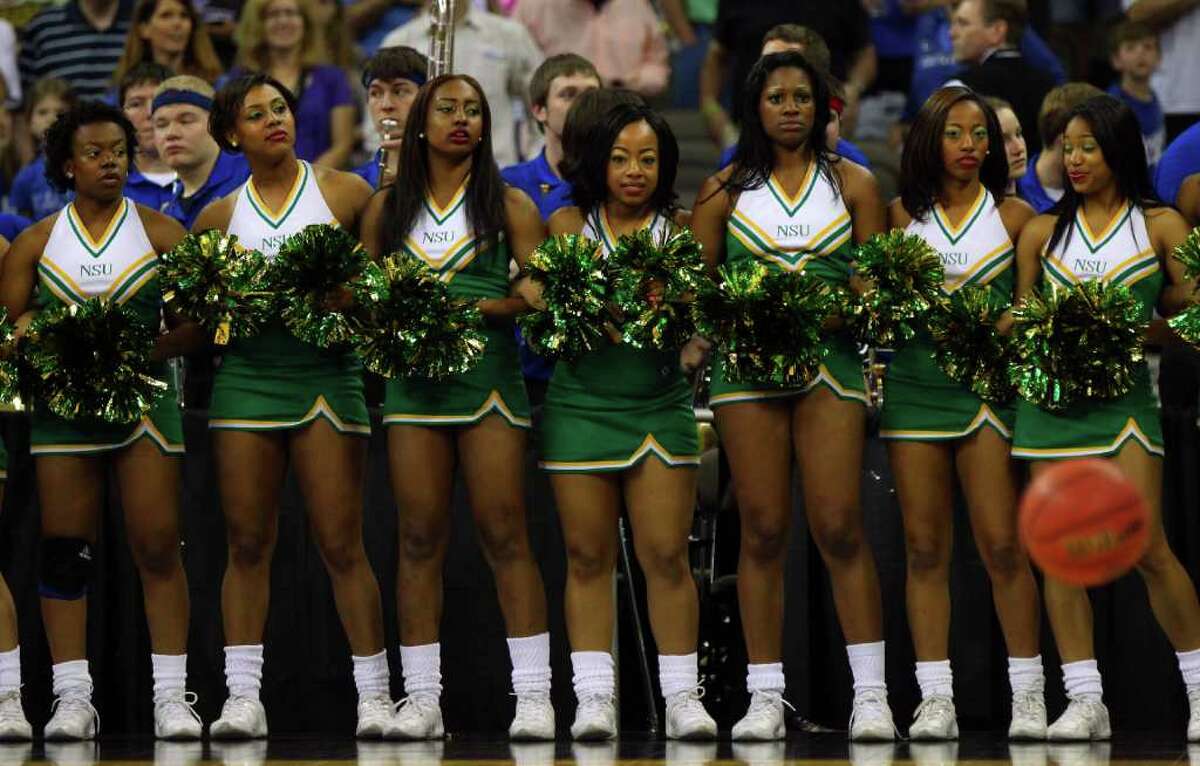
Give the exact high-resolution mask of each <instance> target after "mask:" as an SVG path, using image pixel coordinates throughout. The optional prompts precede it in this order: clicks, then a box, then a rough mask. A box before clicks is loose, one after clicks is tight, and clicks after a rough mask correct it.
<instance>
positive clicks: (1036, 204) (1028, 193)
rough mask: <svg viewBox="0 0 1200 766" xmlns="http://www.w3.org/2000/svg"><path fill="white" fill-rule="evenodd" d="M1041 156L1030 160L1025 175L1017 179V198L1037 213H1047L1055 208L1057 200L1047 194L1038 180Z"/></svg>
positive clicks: (1038, 155)
mask: <svg viewBox="0 0 1200 766" xmlns="http://www.w3.org/2000/svg"><path fill="white" fill-rule="evenodd" d="M1040 156H1041V155H1040V154H1035V155H1033V156H1032V157H1030V158H1029V163H1028V164H1027V165H1026V166H1025V175H1023V176H1021V177H1020V178H1018V179H1017V196H1018V197H1020V198H1021V199H1023V200H1025V201H1026V202H1028V203H1029V204H1030V206H1031V207H1032V208H1033V209H1034V210H1036V211H1037V212H1039V213H1045V212H1046V211H1047V210H1049V209H1050V208H1052V207H1054V204H1055V200H1054V199H1052V198H1051V197H1050V195H1049V194H1047V193H1046V189H1045V188H1044V187H1043V186H1042V182H1041V181H1039V180H1038V177H1037V159H1038V157H1040Z"/></svg>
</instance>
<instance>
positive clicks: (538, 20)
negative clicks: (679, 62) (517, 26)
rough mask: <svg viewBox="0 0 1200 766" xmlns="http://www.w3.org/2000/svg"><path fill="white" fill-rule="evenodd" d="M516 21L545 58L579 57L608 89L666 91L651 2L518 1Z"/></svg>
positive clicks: (663, 43) (661, 41) (662, 41)
mask: <svg viewBox="0 0 1200 766" xmlns="http://www.w3.org/2000/svg"><path fill="white" fill-rule="evenodd" d="M513 18H514V19H517V20H518V21H520V22H521V23H522V24H524V25H525V27H526V28H527V29H529V33H530V34H531V35H533V39H534V40H535V41H536V42H537V44H538V46H539V47H541V49H542V50H543V51H544V52H545V53H546V55H547V56H553V55H555V54H558V53H578V54H579V55H580V56H583V57H584V58H586V59H588V60H589V61H591V62H592V63H593V64H595V66H596V70H597V71H598V72H600V77H601V78H602V79H603V80H604V84H605V85H613V84H617V83H619V84H621V85H623V86H624V87H626V88H632V89H633V90H636V91H638V92H640V93H642V94H644V95H647V96H654V95H657V94H659V93H662V92H663V91H664V90H666V87H667V80H668V78H669V77H670V73H671V69H670V66H669V65H668V63H667V58H668V52H667V40H666V38H665V37H664V36H663V32H662V27H661V25H660V23H659V20H658V17H657V16H655V15H654V11H653V9H651V7H650V3H649V2H648V0H608V2H606V3H604V5H602V6H601V7H600V9H599V10H597V9H596V6H595V4H594V3H592V2H591V0H518V2H517V8H516V11H515V12H514V13H513Z"/></svg>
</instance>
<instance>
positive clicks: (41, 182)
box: [8, 154, 75, 221]
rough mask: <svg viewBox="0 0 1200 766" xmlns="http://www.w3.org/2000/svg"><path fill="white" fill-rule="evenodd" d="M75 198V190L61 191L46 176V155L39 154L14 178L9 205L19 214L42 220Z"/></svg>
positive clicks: (9, 195)
mask: <svg viewBox="0 0 1200 766" xmlns="http://www.w3.org/2000/svg"><path fill="white" fill-rule="evenodd" d="M74 198H75V193H74V192H70V191H67V192H60V191H59V190H58V189H55V188H54V187H53V186H51V185H50V180H49V179H48V178H46V156H45V155H44V154H39V155H38V156H37V158H36V159H34V161H33V162H31V163H29V164H28V165H26V166H25V167H23V168H21V169H20V170H19V171H18V172H17V177H16V178H14V179H13V185H12V191H10V192H9V194H8V202H9V206H10V207H12V209H13V210H14V211H16V212H17V213H18V214H19V215H23V216H25V217H27V218H29V219H31V220H34V221H40V220H42V219H43V218H45V217H46V216H48V215H51V214H53V213H57V212H58V211H59V210H62V209H63V208H64V207H66V206H67V203H68V202H70V201H71V200H72V199H74Z"/></svg>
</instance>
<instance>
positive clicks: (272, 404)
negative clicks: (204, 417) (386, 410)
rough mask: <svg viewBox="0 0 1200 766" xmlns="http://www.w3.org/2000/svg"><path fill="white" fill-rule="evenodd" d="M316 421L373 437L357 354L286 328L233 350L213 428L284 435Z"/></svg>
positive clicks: (224, 365)
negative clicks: (311, 340) (319, 345)
mask: <svg viewBox="0 0 1200 766" xmlns="http://www.w3.org/2000/svg"><path fill="white" fill-rule="evenodd" d="M317 418H324V419H325V420H327V421H328V422H329V423H330V424H331V425H332V426H333V427H334V428H335V429H337V430H338V431H340V432H342V433H347V434H356V435H361V436H368V435H370V433H371V421H370V418H369V416H368V415H367V404H366V400H365V399H363V382H362V364H361V363H360V362H359V361H358V359H357V358H356V357H355V356H354V355H353V354H351V353H349V352H347V351H343V350H324V349H320V348H317V347H316V346H313V345H310V344H307V343H302V342H301V341H299V340H297V339H296V338H295V337H293V336H292V335H291V333H289V332H288V331H287V330H286V329H284V328H283V327H282V326H273V327H268V328H267V329H265V330H264V331H263V332H262V333H261V334H260V335H257V336H255V337H254V338H249V339H247V340H243V341H237V342H235V343H234V345H232V346H230V348H229V350H228V351H227V352H226V353H225V356H224V357H223V359H222V361H221V366H220V368H219V369H218V370H217V375H216V379H215V380H214V381H213V393H212V404H211V405H210V406H209V421H208V427H209V428H218V429H223V430H231V431H284V430H294V429H298V428H304V427H306V426H308V425H309V424H310V423H312V422H313V421H314V420H316V419H317Z"/></svg>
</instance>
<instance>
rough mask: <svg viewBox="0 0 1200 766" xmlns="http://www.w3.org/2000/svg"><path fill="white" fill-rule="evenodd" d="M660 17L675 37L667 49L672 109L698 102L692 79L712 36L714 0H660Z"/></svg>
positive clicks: (696, 79)
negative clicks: (675, 42)
mask: <svg viewBox="0 0 1200 766" xmlns="http://www.w3.org/2000/svg"><path fill="white" fill-rule="evenodd" d="M659 5H660V7H661V8H662V14H663V17H664V18H665V19H666V21H667V25H668V26H669V27H670V28H671V32H672V33H674V35H675V39H676V40H678V41H679V48H678V49H675V50H672V51H671V105H672V106H673V107H675V108H676V109H695V108H697V107H699V106H700V94H699V92H698V91H697V89H696V83H698V82H700V67H702V66H703V65H704V56H705V54H706V53H707V52H708V43H709V41H710V40H712V27H713V22H714V21H716V20H717V0H661V2H660V4H659Z"/></svg>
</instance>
